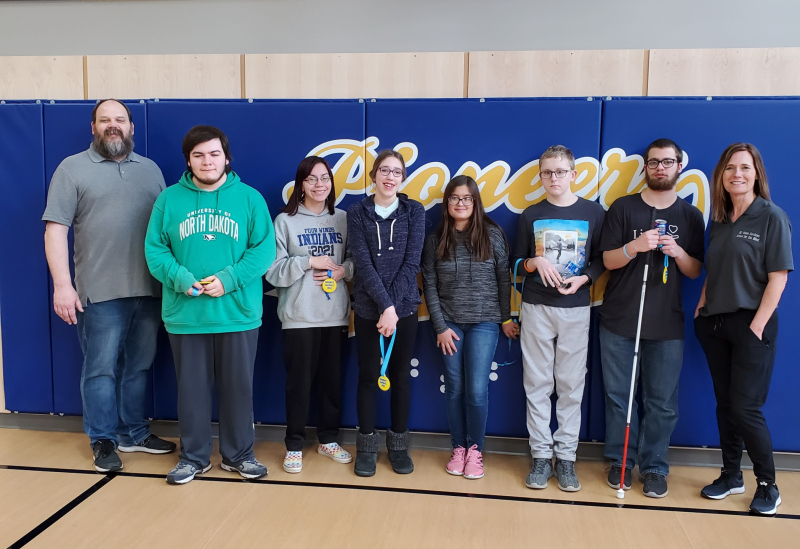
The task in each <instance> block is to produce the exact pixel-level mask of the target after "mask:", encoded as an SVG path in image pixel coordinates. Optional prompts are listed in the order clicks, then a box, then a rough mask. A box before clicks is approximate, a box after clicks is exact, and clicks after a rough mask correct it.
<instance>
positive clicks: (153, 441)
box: [117, 435, 176, 454]
mask: <svg viewBox="0 0 800 549" xmlns="http://www.w3.org/2000/svg"><path fill="white" fill-rule="evenodd" d="M175 448H176V446H175V443H174V442H170V441H168V440H164V439H161V438H158V437H157V436H155V435H150V436H148V437H147V438H146V439H144V440H143V441H142V442H140V443H139V444H131V445H130V446H124V445H122V444H120V445H119V446H118V447H117V450H119V451H120V452H128V453H129V452H146V453H148V454H169V453H171V452H174V451H175Z"/></svg>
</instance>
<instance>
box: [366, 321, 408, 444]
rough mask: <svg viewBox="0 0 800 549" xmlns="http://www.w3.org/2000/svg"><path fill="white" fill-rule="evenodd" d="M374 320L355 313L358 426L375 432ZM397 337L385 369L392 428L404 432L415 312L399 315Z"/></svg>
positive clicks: (377, 359) (377, 367) (377, 355)
mask: <svg viewBox="0 0 800 549" xmlns="http://www.w3.org/2000/svg"><path fill="white" fill-rule="evenodd" d="M377 323H378V321H377V320H370V319H367V318H361V317H360V316H358V315H355V320H354V325H355V329H356V346H357V348H358V391H357V392H356V410H357V412H358V427H359V430H360V431H361V433H362V434H365V435H368V434H371V433H373V432H375V391H379V390H380V389H378V377H379V376H380V375H381V348H380V341H379V339H378V338H379V337H383V336H382V335H381V334H380V333H379V332H378V328H376V324H377ZM395 331H396V332H397V337H396V338H395V342H394V350H393V351H392V356H391V358H390V359H389V366H388V367H387V369H386V377H388V378H389V382H390V383H391V387H390V388H389V391H391V409H392V431H394V432H395V433H404V432H406V431H407V430H408V413H409V410H410V409H411V375H410V372H411V358H412V357H413V354H414V342H415V341H416V340H417V312H416V311H414V313H413V314H411V315H409V316H407V317H404V318H401V319H400V320H398V321H397V327H396V328H395ZM390 340H391V338H390V337H387V338H384V342H383V346H384V349H386V350H387V351H388V347H389V341H390Z"/></svg>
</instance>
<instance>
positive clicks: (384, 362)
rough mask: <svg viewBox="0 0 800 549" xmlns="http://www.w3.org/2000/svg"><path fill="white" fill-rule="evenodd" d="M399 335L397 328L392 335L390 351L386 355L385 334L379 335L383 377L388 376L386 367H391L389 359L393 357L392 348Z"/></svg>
mask: <svg viewBox="0 0 800 549" xmlns="http://www.w3.org/2000/svg"><path fill="white" fill-rule="evenodd" d="M396 335H397V328H395V330H394V333H393V334H392V339H391V341H389V349H388V351H386V353H384V352H383V334H379V335H378V337H379V338H381V375H382V376H385V375H386V367H387V366H389V357H391V356H392V347H394V338H395V336H396Z"/></svg>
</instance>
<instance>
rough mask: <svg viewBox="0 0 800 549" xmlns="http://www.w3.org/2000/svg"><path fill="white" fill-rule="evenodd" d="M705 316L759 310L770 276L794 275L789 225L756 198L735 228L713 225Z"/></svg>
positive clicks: (780, 213)
mask: <svg viewBox="0 0 800 549" xmlns="http://www.w3.org/2000/svg"><path fill="white" fill-rule="evenodd" d="M705 266H706V271H707V272H708V277H707V279H706V305H705V307H703V308H702V309H701V310H700V314H701V315H703V316H708V315H716V314H721V313H732V312H734V311H738V310H739V309H751V310H756V309H758V307H759V305H761V297H762V296H763V295H764V290H765V289H766V288H767V282H768V281H769V277H768V274H769V273H773V272H775V271H792V270H794V262H793V260H792V224H791V223H790V222H789V217H788V216H787V215H786V213H785V212H784V211H783V210H782V209H780V208H779V207H778V206H776V205H775V204H773V203H772V202H770V201H768V200H764V199H763V198H761V197H760V196H757V197H756V199H755V200H754V201H753V203H752V204H750V207H749V208H747V210H746V211H745V212H744V213H743V214H742V215H741V216H740V217H739V219H737V220H736V221H735V222H731V221H728V222H725V223H718V222H716V221H714V222H712V223H711V235H710V237H709V241H708V251H707V252H706V263H705Z"/></svg>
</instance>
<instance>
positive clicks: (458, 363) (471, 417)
mask: <svg viewBox="0 0 800 549" xmlns="http://www.w3.org/2000/svg"><path fill="white" fill-rule="evenodd" d="M447 326H448V328H450V329H451V330H453V331H454V332H455V333H456V335H457V336H458V337H459V338H460V339H459V340H455V339H453V342H454V343H455V344H456V349H457V352H455V353H453V356H450V355H449V354H444V355H442V360H443V362H444V388H445V390H444V398H445V407H446V408H447V422H448V423H449V424H450V437H451V442H452V444H453V448H455V447H457V446H461V447H462V448H469V447H470V446H472V445H473V444H477V445H478V451H479V452H482V451H483V439H484V437H485V436H486V418H487V417H488V416H489V373H490V372H491V368H492V359H493V358H494V351H495V348H496V347H497V338H498V335H499V333H500V327H499V325H497V324H495V323H493V322H480V323H478V324H455V323H453V322H448V323H447Z"/></svg>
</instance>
